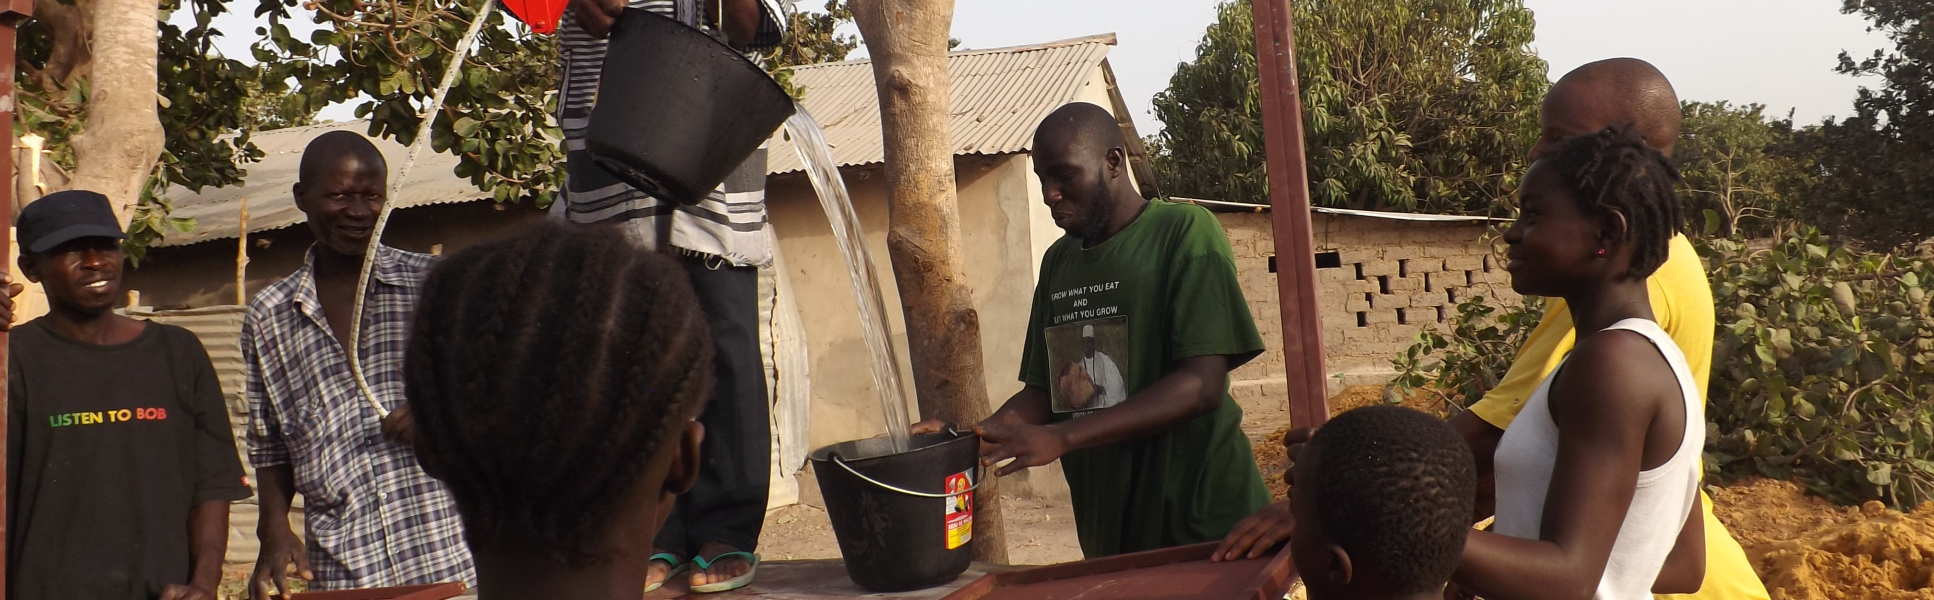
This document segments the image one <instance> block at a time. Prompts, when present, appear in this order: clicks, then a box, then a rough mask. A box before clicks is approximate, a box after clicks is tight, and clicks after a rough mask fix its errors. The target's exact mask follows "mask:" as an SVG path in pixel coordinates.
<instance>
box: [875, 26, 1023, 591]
mask: <svg viewBox="0 0 1934 600" xmlns="http://www.w3.org/2000/svg"><path fill="white" fill-rule="evenodd" d="M852 8H853V15H854V17H855V21H857V22H858V24H859V28H860V36H861V38H862V39H864V40H865V42H866V50H867V52H868V53H869V54H871V55H872V58H873V79H874V83H875V86H876V87H877V88H878V89H879V95H880V130H881V135H882V136H883V139H884V142H885V146H886V179H887V189H888V190H890V192H889V197H890V198H891V203H890V205H889V206H890V208H889V213H888V214H889V218H890V221H891V225H890V226H889V229H888V231H887V250H888V252H889V254H891V256H892V257H893V281H894V283H896V284H897V285H898V287H899V289H900V305H901V309H902V310H903V311H904V314H905V316H906V325H907V327H906V330H907V331H908V332H915V331H917V332H920V334H919V335H909V336H907V346H908V356H909V358H911V360H912V362H913V385H914V391H915V393H916V394H918V396H919V403H920V416H921V417H923V418H938V419H943V420H946V421H947V422H950V423H958V424H963V425H964V424H972V423H978V422H980V420H981V419H984V418H987V415H988V412H989V410H988V402H987V384H986V381H985V378H984V377H983V374H982V367H981V354H980V314H979V313H978V312H976V311H975V310H974V304H973V293H972V290H971V289H969V288H968V286H967V278H966V274H965V272H964V269H963V268H962V266H963V264H964V262H965V261H964V259H963V258H962V257H961V250H960V213H959V199H958V197H957V196H956V195H955V190H954V162H953V160H954V157H953V151H952V150H951V149H950V148H951V146H952V144H951V141H952V138H951V136H950V135H949V134H948V127H947V118H948V114H949V112H950V110H949V109H950V102H949V97H950V96H951V88H952V87H953V86H952V81H951V80H950V79H949V78H948V75H947V39H948V38H947V34H948V30H949V29H950V28H951V26H952V24H953V18H954V3H953V0H856V1H855V2H853V6H852ZM994 480H995V478H994V477H992V472H991V471H990V472H989V475H988V477H986V478H985V479H984V480H983V481H982V482H981V487H980V492H979V493H977V494H975V495H974V505H975V506H974V517H975V518H974V554H975V556H976V557H978V558H980V559H981V560H986V561H989V562H994V563H999V564H1005V563H1006V562H1007V546H1006V539H1005V536H1004V535H1003V531H1002V529H1003V527H1002V521H1001V518H1000V510H999V507H998V503H999V500H1000V493H999V491H998V489H997V488H996V487H995V485H994V483H995V481H994Z"/></svg>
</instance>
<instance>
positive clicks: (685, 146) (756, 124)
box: [585, 8, 793, 204]
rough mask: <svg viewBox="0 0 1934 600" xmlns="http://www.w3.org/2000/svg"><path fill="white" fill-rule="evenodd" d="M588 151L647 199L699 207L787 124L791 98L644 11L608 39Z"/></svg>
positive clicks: (622, 20) (726, 52)
mask: <svg viewBox="0 0 1934 600" xmlns="http://www.w3.org/2000/svg"><path fill="white" fill-rule="evenodd" d="M602 77H603V78H602V79H601V80H599V87H598V100H597V105H596V106H594V107H592V108H591V121H590V127H589V129H590V135H589V136H587V138H586V140H585V149H586V150H587V151H589V152H590V153H591V158H592V159H593V160H595V161H597V163H598V164H599V165H600V166H602V167H604V168H605V169H606V170H608V171H610V172H611V174H612V175H615V176H617V177H618V178H619V179H623V180H624V181H625V182H626V183H630V184H631V185H633V186H635V187H637V188H638V189H640V190H644V191H645V192H646V193H649V194H651V195H652V196H653V197H657V198H663V199H668V200H673V201H676V202H683V203H686V204H692V203H696V202H698V201H700V200H703V199H705V195H706V194H707V193H709V192H711V191H712V189H713V188H716V187H718V185H719V184H720V183H722V182H724V181H725V178H726V177H727V176H729V175H731V174H732V170H733V169H736V168H738V166H739V163H742V162H745V159H746V157H747V156H750V155H751V154H752V152H753V151H754V150H757V149H758V148H759V144H762V143H765V141H766V138H768V137H770V136H771V135H772V132H773V131H774V130H776V129H778V128H779V124H780V123H781V122H783V121H785V120H786V117H787V116H788V115H791V114H792V110H793V103H792V97H791V96H788V95H786V92H785V90H783V89H781V88H780V87H779V84H778V83H776V82H774V81H773V80H772V77H771V76H769V75H766V72H765V70H764V69H760V68H759V66H758V65H755V64H752V61H749V60H746V58H745V56H743V55H741V54H739V52H738V51H737V50H733V49H732V47H731V46H727V45H725V44H724V43H722V42H720V41H718V40H715V39H712V36H709V35H706V34H705V33H703V32H700V31H699V30H697V29H693V28H691V27H688V26H685V25H684V24H681V23H679V22H678V21H676V20H673V19H671V18H668V17H664V16H660V15H658V14H656V13H653V12H651V11H648V10H645V9H641V8H628V9H625V12H624V16H622V17H619V18H618V22H617V23H616V24H615V25H613V26H612V29H611V43H610V46H608V47H607V48H606V50H605V59H604V72H603V75H602Z"/></svg>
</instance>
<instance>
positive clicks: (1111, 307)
mask: <svg viewBox="0 0 1934 600" xmlns="http://www.w3.org/2000/svg"><path fill="white" fill-rule="evenodd" d="M1262 347H1263V346H1262V337H1261V336H1259V335H1257V333H1256V325H1255V322H1254V321H1252V320H1251V319H1250V316H1249V305H1248V303H1246V302H1244V301H1243V298H1242V289H1241V286H1240V285H1239V284H1238V283H1237V279H1236V266H1235V262H1234V260H1232V258H1231V252H1230V250H1229V240H1228V237H1227V236H1225V235H1224V234H1223V232H1222V227H1221V226H1220V225H1218V224H1217V223H1216V219H1215V216H1213V215H1211V214H1209V212H1208V211H1207V210H1203V209H1202V208H1201V207H1198V206H1194V205H1189V204H1175V203H1171V202H1167V201H1163V200H1152V201H1150V202H1149V203H1148V208H1147V209H1145V210H1144V211H1143V212H1142V214H1141V216H1139V217H1137V218H1136V219H1135V222H1134V223H1131V224H1130V225H1129V226H1128V228H1127V229H1123V230H1122V231H1121V232H1120V233H1117V234H1115V236H1114V237H1111V238H1109V239H1108V240H1106V241H1103V242H1102V243H1101V244H1099V245H1096V246H1094V247H1092V248H1083V247H1082V246H1081V240H1079V239H1075V238H1073V237H1062V238H1061V240H1060V241H1057V242H1055V243H1054V245H1053V246H1052V247H1050V248H1048V252H1047V255H1046V256H1044V257H1043V258H1042V260H1041V281H1040V283H1039V284H1038V285H1036V286H1035V288H1034V309H1033V313H1032V315H1031V316H1030V318H1029V319H1028V327H1027V347H1026V349H1025V350H1024V351H1023V354H1022V356H1021V381H1022V382H1023V383H1025V384H1027V385H1029V386H1033V387H1037V388H1040V389H1044V390H1048V391H1049V395H1050V396H1051V397H1052V404H1053V408H1054V413H1055V419H1056V420H1065V419H1071V418H1079V417H1080V414H1081V413H1083V412H1086V411H1092V410H1133V407H1123V408H1112V407H1114V406H1115V405H1116V404H1120V403H1121V402H1123V401H1124V400H1125V399H1126V398H1127V397H1130V396H1133V395H1134V394H1135V393H1136V392H1139V391H1141V390H1142V389H1144V388H1147V387H1148V386H1149V385H1152V384H1154V383H1155V382H1156V381H1157V380H1159V379H1161V378H1162V377H1163V376H1165V375H1167V374H1168V373H1169V372H1170V370H1171V369H1173V368H1174V366H1175V364H1176V363H1177V362H1178V361H1180V360H1182V359H1184V358H1190V357H1195V356H1209V355H1218V354H1220V355H1225V356H1228V357H1229V368H1230V369H1234V368H1235V367H1237V366H1239V365H1241V364H1243V363H1245V362H1248V361H1249V360H1250V359H1252V358H1255V357H1256V355H1257V354H1260V353H1261V352H1262ZM1071 382H1072V383H1071ZM1241 424H1242V409H1241V408H1238V407H1237V406H1236V403H1235V400H1234V399H1232V398H1230V397H1229V394H1228V392H1227V391H1224V392H1223V394H1222V404H1221V405H1220V406H1219V407H1217V408H1216V409H1215V410H1214V411H1213V412H1210V413H1207V414H1204V415H1200V416H1197V417H1195V418H1192V419H1189V420H1188V421H1185V422H1182V423H1177V424H1175V425H1174V426H1173V427H1171V428H1170V429H1169V430H1168V431H1165V432H1163V433H1160V434H1157V435H1154V436H1151V437H1147V438H1144V439H1139V440H1133V441H1128V442H1123V443H1119V444H1114V445H1110V446H1104V447H1097V448H1089V449H1085V450H1077V451H1074V452H1070V453H1068V454H1067V455H1066V456H1063V457H1062V458H1061V465H1062V467H1063V469H1064V470H1065V471H1066V472H1067V476H1068V487H1069V488H1070V490H1071V491H1072V492H1073V499H1074V514H1075V524H1076V528H1077V530H1078V531H1079V533H1080V537H1081V551H1082V553H1083V554H1085V555H1087V556H1089V557H1091V558H1092V557H1099V556H1108V555H1113V554H1121V553H1125V552H1136V551H1141V550H1150V549H1154V548H1165V547H1169V546H1177V545H1183V544H1191V543H1198V542H1206V541H1212V540H1217V539H1221V538H1222V537H1223V536H1224V535H1226V534H1228V532H1229V529H1230V528H1232V527H1234V526H1235V524H1236V522H1237V521H1240V520H1241V519H1242V518H1243V517H1247V516H1249V515H1250V514H1252V513H1254V512H1255V511H1256V510H1258V509H1260V508H1262V507H1263V505H1265V504H1268V502H1269V492H1268V490H1267V489H1266V488H1264V487H1263V483H1262V477H1261V475H1260V474H1258V473H1257V471H1256V461H1255V458H1254V457H1253V456H1251V455H1250V452H1249V439H1248V437H1247V436H1245V435H1243V433H1242V428H1241Z"/></svg>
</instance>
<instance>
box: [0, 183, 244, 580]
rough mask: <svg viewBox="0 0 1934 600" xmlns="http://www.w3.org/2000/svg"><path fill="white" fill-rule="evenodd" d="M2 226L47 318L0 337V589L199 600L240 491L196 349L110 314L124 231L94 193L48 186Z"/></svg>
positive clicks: (216, 572) (174, 332)
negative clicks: (1, 427)
mask: <svg viewBox="0 0 1934 600" xmlns="http://www.w3.org/2000/svg"><path fill="white" fill-rule="evenodd" d="M16 226H17V228H18V234H19V238H20V249H21V256H20V272H21V273H23V274H25V275H26V277H27V280H28V281H32V282H36V283H39V284H40V285H41V288H42V289H44V290H45V291H46V293H47V300H48V305H49V312H48V314H47V315H46V316H44V317H41V318H38V319H34V320H33V321H29V322H27V323H24V324H21V325H20V326H18V327H15V328H13V334H12V336H11V337H10V338H9V340H8V342H9V345H8V352H7V410H8V415H7V478H8V479H10V480H12V482H13V488H12V490H11V492H12V495H11V496H10V497H9V498H8V503H7V508H8V509H9V514H8V515H7V536H8V552H7V558H8V564H7V584H8V588H9V589H8V590H7V598H9V599H11V600H40V599H43V598H45V599H54V598H60V599H82V600H96V599H112V600H149V599H152V598H160V599H162V600H189V599H194V600H214V598H215V586H216V584H217V583H219V582H220V580H221V565H222V553H223V552H224V550H225V548H226V546H227V543H228V535H227V533H228V503H229V502H231V501H234V500H240V499H243V498H247V497H248V495H249V489H248V486H247V484H246V482H244V480H243V477H242V465H241V461H240V460H238V458H237V456H236V453H235V440H234V439H233V437H232V436H231V435H230V433H229V428H228V413H227V412H226V411H225V407H224V406H223V402H222V390H221V387H220V384H218V383H217V382H216V379H215V367H214V365H213V364H212V363H210V362H209V360H208V353H207V352H206V351H204V350H203V349H202V345H201V342H200V341H199V340H197V339H196V338H195V335H194V334H193V333H190V332H189V331H188V330H186V329H182V328H180V327H175V326H172V325H163V324H160V323H150V322H146V321H138V320H135V319H130V318H127V317H124V316H121V315H118V314H115V313H114V311H113V309H114V306H115V304H116V303H117V301H118V300H120V298H121V295H122V291H121V284H122V278H121V276H122V264H123V262H124V257H123V255H122V254H121V245H120V240H121V239H122V238H125V237H126V236H125V235H123V234H122V233H121V227H120V224H119V222H117V221H116V220H115V218H114V213H113V210H112V209H110V208H109V207H108V201H107V197H105V196H102V195H100V194H97V193H94V192H87V191H78V190H75V191H66V192H59V193H55V194H51V195H48V196H47V197H45V198H42V199H40V200H39V201H37V202H34V203H32V204H29V205H27V207H26V209H24V210H22V211H21V212H20V217H19V219H18V220H17V221H16ZM0 286H5V284H4V283H0ZM6 287H10V286H6ZM9 291H11V290H9ZM0 305H4V306H3V308H5V309H6V310H5V313H6V314H4V315H0V316H3V317H6V318H7V320H11V318H12V316H13V315H12V309H11V302H0Z"/></svg>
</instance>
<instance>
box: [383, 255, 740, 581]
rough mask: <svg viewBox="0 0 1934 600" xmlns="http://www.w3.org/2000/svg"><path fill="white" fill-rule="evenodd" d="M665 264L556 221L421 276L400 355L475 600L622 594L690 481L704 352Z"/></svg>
mask: <svg viewBox="0 0 1934 600" xmlns="http://www.w3.org/2000/svg"><path fill="white" fill-rule="evenodd" d="M683 275H684V273H683V271H682V269H681V268H680V267H679V266H678V264H677V263H676V262H673V260H672V259H670V258H667V257H665V256H664V255H662V254H659V253H655V252H645V251H641V250H640V249H639V248H638V247H636V246H635V245H633V244H632V243H631V242H629V241H627V240H626V238H625V237H624V236H623V235H622V234H621V233H620V232H618V231H617V230H615V229H610V228H585V227H580V226H567V225H561V224H548V225H543V226H540V227H537V228H536V229H535V230H533V231H531V232H529V233H526V234H524V235H520V236H518V237H514V238H511V239H507V240H502V241H497V242H492V243H486V244H480V245H478V246H475V247H472V248H469V249H467V250H464V251H462V252H459V253H457V254H455V255H453V256H451V257H449V258H448V259H447V260H444V261H443V262H442V263H441V264H439V265H437V267H436V269H435V270H434V271H432V272H431V274H430V276H429V278H428V280H427V281H426V282H425V283H424V290H423V296H422V300H421V302H420V304H419V309H418V312H417V315H416V321H415V325H414V329H413V332H412V333H413V335H412V336H411V337H410V341H409V354H408V363H407V366H406V369H405V371H406V376H405V381H406V386H407V390H408V396H409V402H410V406H411V409H412V411H413V414H414V418H415V421H416V437H415V444H416V454H417V456H418V457H419V459H420V460H421V461H422V463H423V468H424V469H425V470H426V471H427V472H429V473H430V474H431V475H432V476H434V477H436V478H438V479H440V480H442V481H443V482H444V483H445V484H446V485H448V487H449V489H450V493H451V495H452V496H453V497H455V499H456V504H457V509H458V512H459V513H460V514H461V515H462V517H463V524H464V529H465V531H466V534H467V541H468V542H469V545H470V548H471V552H472V553H473V554H474V556H475V560H476V564H477V576H478V590H479V591H480V592H481V594H482V595H481V596H480V597H481V598H483V599H484V600H491V599H494V598H583V599H593V600H596V599H604V598H612V599H616V598H625V599H626V600H635V599H636V598H637V597H638V590H639V588H640V587H641V586H643V585H644V580H645V573H646V571H647V569H648V568H649V567H648V562H649V561H648V559H647V558H646V557H648V556H649V555H650V554H651V553H650V552H649V550H650V548H651V543H652V538H653V536H654V535H655V534H656V532H657V530H658V529H659V528H660V527H661V526H662V525H663V523H664V521H665V518H666V516H667V515H668V514H669V513H670V511H671V509H672V507H673V505H674V502H675V500H676V496H677V495H678V494H680V493H683V492H684V491H686V490H689V489H690V488H691V487H692V485H693V482H695V481H696V480H697V477H698V471H699V443H700V441H701V440H702V438H703V436H704V428H703V426H701V425H699V424H698V422H697V421H696V419H697V418H698V415H699V412H700V410H701V409H702V407H703V404H704V402H705V398H706V396H707V394H708V393H709V392H710V390H711V386H712V357H713V354H712V342H711V336H710V333H709V330H708V329H707V326H706V324H705V322H704V318H703V315H702V314H701V311H700V309H699V306H698V301H697V299H696V297H695V296H694V295H693V292H692V288H691V284H690V282H689V281H688V278H686V277H684V276H683Z"/></svg>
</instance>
